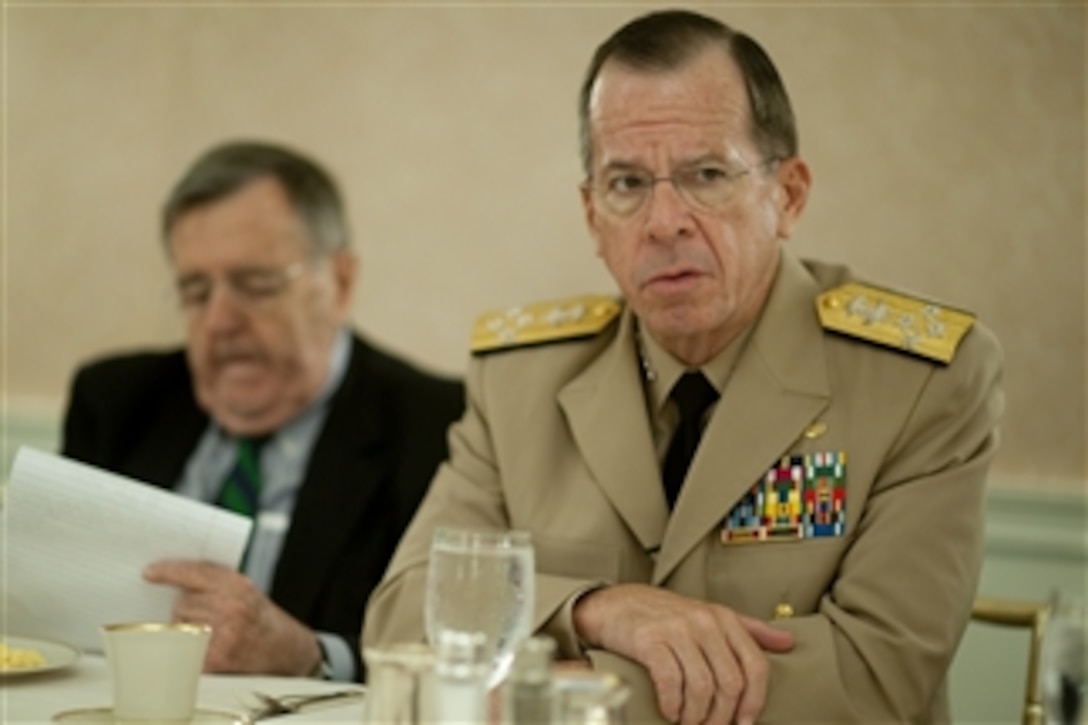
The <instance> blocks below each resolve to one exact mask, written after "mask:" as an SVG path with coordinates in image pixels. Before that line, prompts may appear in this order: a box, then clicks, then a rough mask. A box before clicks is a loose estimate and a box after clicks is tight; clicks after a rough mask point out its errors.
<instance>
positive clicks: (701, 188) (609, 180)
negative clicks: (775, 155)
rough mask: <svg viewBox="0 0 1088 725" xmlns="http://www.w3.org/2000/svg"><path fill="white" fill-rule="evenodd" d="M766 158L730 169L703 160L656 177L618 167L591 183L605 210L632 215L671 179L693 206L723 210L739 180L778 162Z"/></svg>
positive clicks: (593, 191)
mask: <svg viewBox="0 0 1088 725" xmlns="http://www.w3.org/2000/svg"><path fill="white" fill-rule="evenodd" d="M778 161H779V159H766V160H764V161H761V162H759V163H758V164H755V165H753V166H749V167H747V168H744V169H739V170H736V171H730V170H728V169H726V168H725V167H724V166H722V165H721V164H716V163H707V162H700V163H697V164H693V165H691V166H685V167H682V168H679V169H677V170H676V171H674V172H672V173H671V174H670V175H668V176H654V175H653V174H651V173H650V172H649V171H647V170H646V169H638V168H616V169H611V170H606V171H605V172H604V173H603V174H601V176H600V177H598V178H596V179H594V180H592V181H590V182H587V185H588V188H589V190H590V191H591V192H592V193H593V198H594V199H596V200H597V201H598V202H599V203H600V204H601V206H602V208H603V210H604V211H607V212H610V213H612V214H614V215H615V216H618V217H629V216H631V215H633V214H634V213H635V212H637V211H638V210H639V209H641V208H642V207H643V206H644V205H645V204H646V200H647V199H649V198H650V196H651V195H652V194H653V190H654V187H655V186H657V185H658V184H659V183H661V182H664V181H668V182H671V183H672V185H673V188H674V189H676V191H677V193H679V194H680V196H681V197H683V198H684V200H685V201H687V202H688V203H689V204H691V205H692V206H694V207H696V208H698V209H702V210H704V211H711V212H720V211H723V210H724V209H725V208H726V207H727V206H728V205H729V202H731V201H732V200H733V198H734V197H735V196H736V193H737V188H738V184H737V182H738V181H739V180H740V179H741V178H742V177H744V176H747V175H748V174H751V173H752V172H753V171H755V170H757V169H762V168H764V167H768V166H771V165H772V164H775V163H778Z"/></svg>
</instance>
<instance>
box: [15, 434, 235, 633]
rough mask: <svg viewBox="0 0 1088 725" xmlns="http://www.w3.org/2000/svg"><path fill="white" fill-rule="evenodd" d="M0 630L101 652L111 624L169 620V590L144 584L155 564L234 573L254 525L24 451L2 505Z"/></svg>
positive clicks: (101, 472) (162, 492) (111, 476)
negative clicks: (206, 566)
mask: <svg viewBox="0 0 1088 725" xmlns="http://www.w3.org/2000/svg"><path fill="white" fill-rule="evenodd" d="M3 519H4V523H3V529H2V534H3V556H2V557H0V564H2V566H3V569H2V570H0V625H2V627H3V630H4V631H5V632H7V633H9V634H12V635H20V636H28V637H44V638H49V639H59V640H64V641H66V642H69V643H71V644H74V645H76V646H78V647H82V648H83V649H85V650H88V651H101V647H102V643H101V641H100V639H99V633H98V630H99V627H100V626H101V625H102V624H106V623H110V622H136V621H153V622H166V621H169V620H170V617H171V609H172V607H173V602H174V598H175V596H176V595H177V591H178V590H177V589H176V588H175V587H169V586H163V585H156V584H150V583H148V582H146V581H144V579H143V576H142V571H143V569H144V567H146V566H147V565H148V564H150V563H151V562H153V561H157V560H159V559H194V560H203V561H212V562H216V563H219V564H222V565H224V566H227V567H230V568H237V567H238V564H239V562H240V561H241V559H242V553H243V551H244V549H245V545H246V541H247V540H248V538H249V531H250V528H251V527H252V521H251V520H250V519H248V518H246V517H244V516H239V515H238V514H235V513H232V512H230V511H226V510H223V509H220V508H217V507H215V506H211V505H209V504H206V503H202V502H200V501H194V500H192V499H188V498H185V497H183V496H178V495H176V494H174V493H171V492H170V491H167V490H164V489H160V488H157V487H155V486H150V485H147V484H145V483H141V482H139V481H135V480H133V479H131V478H126V477H124V476H119V475H117V474H115V473H111V472H108V471H104V470H102V469H99V468H95V467H93V466H88V465H86V464H83V463H77V462H76V461H72V460H70V459H67V458H64V457H62V456H58V455H55V454H52V453H45V452H43V451H39V450H35V449H33V448H28V447H25V446H24V447H21V448H20V449H19V451H18V452H17V453H16V455H15V461H14V463H13V464H12V468H11V475H10V476H9V479H8V484H7V492H6V494H5V496H4V505H3Z"/></svg>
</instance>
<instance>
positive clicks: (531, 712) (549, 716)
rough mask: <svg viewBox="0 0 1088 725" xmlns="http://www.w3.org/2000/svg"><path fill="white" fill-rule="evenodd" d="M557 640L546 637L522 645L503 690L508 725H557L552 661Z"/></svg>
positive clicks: (529, 640) (530, 639)
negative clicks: (554, 724)
mask: <svg viewBox="0 0 1088 725" xmlns="http://www.w3.org/2000/svg"><path fill="white" fill-rule="evenodd" d="M554 658H555V640H554V639H552V638H551V637H548V636H545V635H539V636H536V637H530V638H529V639H527V640H525V641H524V642H522V643H521V645H520V646H519V647H518V651H517V654H516V655H515V656H514V664H513V665H512V666H511V667H510V675H509V677H508V678H507V680H506V684H505V685H504V686H503V720H504V721H505V722H506V723H507V724H508V725H549V723H552V722H554V721H555V713H554V706H555V693H554V690H553V688H552V660H553V659H554Z"/></svg>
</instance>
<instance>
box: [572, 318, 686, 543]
mask: <svg viewBox="0 0 1088 725" xmlns="http://www.w3.org/2000/svg"><path fill="white" fill-rule="evenodd" d="M559 404H560V406H561V407H562V409H563V412H564V413H565V415H566V417H567V421H568V424H569V425H570V429H571V434H572V435H573V437H574V442H575V444H576V445H577V447H578V450H579V451H580V452H581V454H582V456H583V457H584V458H585V461H586V465H587V466H588V467H589V470H590V472H591V473H592V474H593V478H594V480H595V481H596V482H597V484H598V485H599V486H600V487H601V488H602V489H603V491H604V494H605V495H606V496H607V497H608V499H609V501H611V503H612V505H613V506H614V507H615V509H616V511H617V512H618V513H619V515H620V517H621V518H623V520H624V521H625V522H626V523H627V525H628V526H629V527H630V528H631V530H632V531H633V532H634V534H635V536H636V537H637V538H638V540H639V542H640V543H641V544H642V546H643V548H645V549H647V550H656V549H657V547H659V546H660V545H661V537H662V535H663V533H664V530H665V523H666V520H667V516H668V511H667V509H666V506H665V494H664V491H663V490H662V487H661V475H660V473H659V470H658V463H657V459H656V456H655V455H654V444H653V438H652V435H651V433H650V426H649V422H648V420H647V415H646V402H645V397H644V394H643V391H642V380H641V370H640V367H639V361H638V354H637V349H636V346H635V339H634V326H633V321H632V316H631V312H630V310H625V311H624V314H623V318H622V320H621V322H620V326H619V330H618V331H617V333H616V337H615V338H614V339H613V340H612V342H611V343H610V344H609V347H608V348H607V349H606V350H605V351H604V352H603V353H602V354H601V355H599V356H598V357H597V358H596V360H595V361H594V362H593V363H592V364H591V365H590V366H589V367H587V368H586V370H585V371H584V372H583V373H582V374H581V375H579V376H578V377H576V378H574V379H573V380H571V381H570V382H569V383H567V385H566V386H564V387H563V389H562V390H560V391H559Z"/></svg>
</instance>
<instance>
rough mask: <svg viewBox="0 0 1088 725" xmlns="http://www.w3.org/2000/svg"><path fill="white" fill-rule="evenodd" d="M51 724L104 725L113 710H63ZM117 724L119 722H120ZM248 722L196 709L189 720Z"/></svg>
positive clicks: (228, 724) (221, 724)
mask: <svg viewBox="0 0 1088 725" xmlns="http://www.w3.org/2000/svg"><path fill="white" fill-rule="evenodd" d="M53 722H66V723H100V724H102V725H105V724H106V723H113V722H114V717H113V708H112V707H84V708H80V709H78V710H65V711H64V712H58V713H57V714H56V715H54V716H53ZM117 722H120V720H118V721H117ZM128 722H131V721H128ZM249 722H250V721H249V719H248V718H246V717H245V716H244V715H239V714H238V713H233V712H226V711H224V710H202V709H200V708H197V711H196V712H195V713H193V717H192V719H191V720H189V723H190V725H205V724H206V725H247V724H248V723H249Z"/></svg>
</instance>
